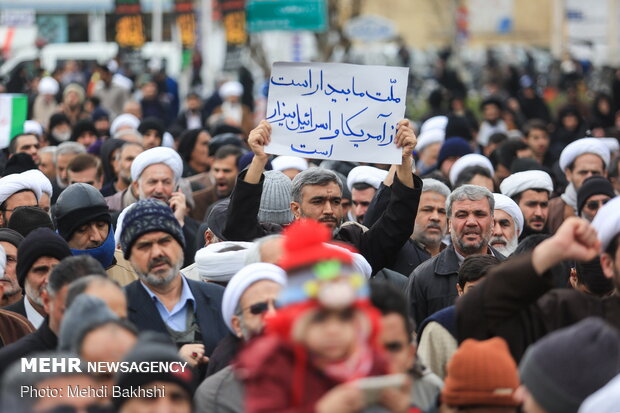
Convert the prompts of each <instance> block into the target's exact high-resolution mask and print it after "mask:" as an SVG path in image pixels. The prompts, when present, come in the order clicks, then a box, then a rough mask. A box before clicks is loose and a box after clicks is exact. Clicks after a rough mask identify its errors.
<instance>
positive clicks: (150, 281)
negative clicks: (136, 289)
mask: <svg viewBox="0 0 620 413" xmlns="http://www.w3.org/2000/svg"><path fill="white" fill-rule="evenodd" d="M182 266H183V259H180V260H179V261H178V262H177V263H176V264H174V265H173V266H172V268H171V269H170V270H169V271H168V274H166V275H164V276H163V277H162V276H159V275H156V274H151V273H143V272H140V271H136V272H137V273H138V277H140V280H141V281H142V282H144V283H145V284H146V285H149V286H151V285H152V286H153V287H166V286H168V285H170V283H171V282H172V281H173V280H174V279H175V278H176V276H177V275H178V274H179V271H180V270H181V267H182Z"/></svg>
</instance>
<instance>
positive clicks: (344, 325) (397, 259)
mask: <svg viewBox="0 0 620 413" xmlns="http://www.w3.org/2000/svg"><path fill="white" fill-rule="evenodd" d="M448 78H450V77H449V76H448ZM442 79H443V80H445V78H441V77H439V78H438V84H440V85H442V86H441V87H440V88H438V89H437V90H436V91H434V92H433V93H431V95H430V96H429V111H428V113H427V114H426V115H425V116H423V117H422V118H420V119H412V120H407V119H403V120H401V121H400V122H399V123H398V124H397V125H395V127H396V130H397V133H396V135H395V138H394V145H396V147H398V148H399V150H400V151H401V155H402V156H401V159H400V163H398V164H394V165H379V164H357V163H354V162H345V161H335V160H323V161H321V160H316V159H304V158H300V157H294V156H272V155H269V154H268V153H266V152H265V146H266V145H268V144H269V143H270V141H271V134H272V127H271V125H270V124H269V123H268V122H267V121H265V120H261V117H263V114H261V109H260V108H261V105H260V104H258V103H256V102H254V101H253V100H252V99H251V98H250V101H248V90H247V88H248V85H247V84H242V83H241V82H239V81H237V80H235V79H227V80H223V81H222V82H220V84H219V86H218V89H217V90H216V91H215V92H214V93H213V95H211V96H209V97H206V98H205V97H203V96H200V95H198V94H194V93H190V94H188V95H187V96H185V97H183V99H179V96H178V90H177V89H178V88H177V86H176V82H175V81H174V80H173V79H170V78H169V77H167V76H166V75H165V73H160V72H154V73H149V74H145V75H141V76H139V77H138V78H134V79H130V78H128V77H127V76H125V74H123V72H122V70H119V67H118V65H117V64H115V62H110V63H109V64H107V65H102V66H99V67H97V69H96V71H94V72H93V73H92V74H91V76H84V75H83V73H82V72H80V71H79V66H77V65H75V64H71V65H67V67H66V68H65V69H64V70H59V71H56V72H54V73H53V74H51V75H45V76H39V77H38V78H34V79H29V80H28V81H27V82H26V81H24V82H22V83H21V84H20V83H19V82H17V83H15V82H14V83H12V84H10V85H6V87H13V88H15V87H17V88H18V89H19V86H21V88H22V89H21V90H17V91H20V92H25V93H27V94H28V95H29V115H28V119H29V120H27V121H26V123H25V124H24V132H23V133H20V134H18V135H16V136H13V137H11V140H10V144H9V147H8V148H7V149H6V150H5V151H3V153H2V159H0V170H2V171H3V172H2V174H1V175H2V177H1V178H0V274H1V278H0V306H1V307H2V308H1V309H0V412H3V413H4V412H6V413H9V412H11V413H13V412H17V413H19V412H37V413H39V412H60V411H63V412H64V411H75V412H86V411H88V412H94V411H97V412H122V413H138V412H147V411H148V412H156V411H157V412H159V411H161V412H164V411H165V412H179V413H189V412H193V411H196V412H227V413H231V412H251V413H256V412H330V413H332V412H338V413H340V412H342V413H347V412H351V413H353V412H396V413H401V412H402V413H405V412H408V413H416V412H418V413H419V412H424V413H431V412H444V413H446V412H457V411H459V412H465V411H467V412H480V413H484V412H487V413H491V412H502V413H503V412H506V413H508V412H517V411H524V412H526V413H540V412H546V413H567V412H575V413H577V412H580V413H606V412H609V413H612V412H617V411H618V408H619V407H620V397H619V395H620V331H618V329H619V328H620V298H619V297H618V291H620V199H619V198H617V195H618V194H620V144H619V140H618V139H619V138H620V110H619V111H616V109H620V93H613V92H614V91H615V92H620V88H618V85H617V84H616V83H614V84H613V85H609V91H610V93H609V94H606V93H604V91H593V92H592V93H591V94H590V95H589V96H591V99H590V100H586V101H582V100H581V98H580V95H579V94H578V93H576V90H578V89H579V85H578V84H577V85H574V84H569V85H568V86H567V88H566V91H565V92H566V102H567V103H566V105H565V106H562V107H559V108H557V110H555V109H552V108H551V107H550V106H549V105H548V103H547V102H546V101H545V100H544V99H543V98H542V97H541V96H540V95H539V93H538V91H537V87H536V84H535V82H534V80H533V79H532V77H531V76H529V75H528V74H525V73H524V74H523V75H522V76H520V77H519V81H518V82H517V85H516V86H515V85H513V86H514V87H511V88H509V87H506V85H505V84H502V83H501V82H498V81H489V82H488V84H487V85H486V87H485V93H486V95H485V96H484V99H483V100H482V101H481V104H480V108H479V109H480V111H479V113H480V115H479V117H478V116H477V115H476V113H477V111H472V110H470V109H469V108H468V105H467V99H466V96H465V95H464V94H463V93H462V92H463V91H462V88H461V87H460V86H459V87H451V86H450V84H447V83H443V84H442ZM18 80H19V79H18ZM619 82H620V81H619ZM457 83H458V82H457ZM457 86H458V84H457ZM249 87H251V86H249ZM616 89H617V90H616ZM249 96H251V91H250V93H249ZM181 101H182V102H181ZM448 102H449V103H448ZM444 103H448V104H446V105H444ZM263 110H264V109H263ZM33 358H34V359H37V358H40V359H44V358H57V359H60V358H67V359H71V360H75V359H78V360H79V366H82V368H81V369H77V370H71V371H64V370H63V371H48V370H45V369H39V370H37V369H25V368H24V365H25V364H24V362H23V360H31V359H33ZM97 363H100V364H97ZM109 363H127V364H129V365H140V366H141V365H144V364H148V365H149V366H162V365H164V366H168V365H175V366H176V365H180V366H184V367H183V368H182V369H181V370H174V369H169V370H167V369H161V368H155V369H153V370H148V371H147V370H144V371H143V370H140V369H137V370H136V369H128V370H119V371H111V370H105V369H103V370H97V371H92V369H89V368H87V366H90V365H93V364H95V365H107V364H109ZM26 364H27V363H26ZM56 390H57V391H59V392H60V393H58V392H56V393H55V392H54V391H56Z"/></svg>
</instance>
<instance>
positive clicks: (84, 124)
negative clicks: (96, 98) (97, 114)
mask: <svg viewBox="0 0 620 413" xmlns="http://www.w3.org/2000/svg"><path fill="white" fill-rule="evenodd" d="M85 132H90V133H92V134H93V135H95V136H99V132H98V131H97V128H95V123H94V122H93V121H92V120H90V119H82V120H79V121H78V122H77V123H76V124H75V126H74V127H73V130H72V131H71V140H72V141H77V139H78V138H79V137H80V136H81V135H82V134H83V133H85Z"/></svg>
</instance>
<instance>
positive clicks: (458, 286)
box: [456, 283, 465, 297]
mask: <svg viewBox="0 0 620 413" xmlns="http://www.w3.org/2000/svg"><path fill="white" fill-rule="evenodd" d="M456 292H457V294H458V295H459V297H460V296H462V295H463V294H464V293H465V291H463V289H462V288H461V286H460V285H459V283H456Z"/></svg>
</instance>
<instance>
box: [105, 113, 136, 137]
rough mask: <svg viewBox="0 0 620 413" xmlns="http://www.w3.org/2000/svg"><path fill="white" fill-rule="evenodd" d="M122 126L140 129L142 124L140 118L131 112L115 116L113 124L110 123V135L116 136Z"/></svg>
mask: <svg viewBox="0 0 620 413" xmlns="http://www.w3.org/2000/svg"><path fill="white" fill-rule="evenodd" d="M121 126H129V127H130V128H131V129H133V130H138V126H140V119H138V118H136V117H135V116H134V115H132V114H131V113H123V114H121V115H118V116H117V117H116V118H114V121H113V122H112V125H110V135H111V136H114V135H115V134H116V132H117V131H118V129H119V128H120V127H121Z"/></svg>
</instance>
